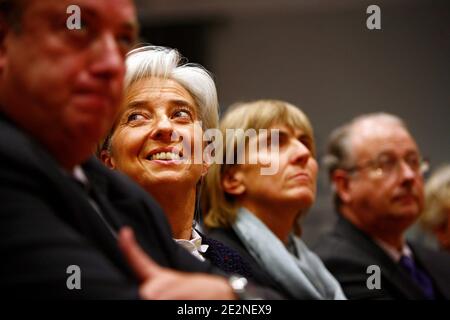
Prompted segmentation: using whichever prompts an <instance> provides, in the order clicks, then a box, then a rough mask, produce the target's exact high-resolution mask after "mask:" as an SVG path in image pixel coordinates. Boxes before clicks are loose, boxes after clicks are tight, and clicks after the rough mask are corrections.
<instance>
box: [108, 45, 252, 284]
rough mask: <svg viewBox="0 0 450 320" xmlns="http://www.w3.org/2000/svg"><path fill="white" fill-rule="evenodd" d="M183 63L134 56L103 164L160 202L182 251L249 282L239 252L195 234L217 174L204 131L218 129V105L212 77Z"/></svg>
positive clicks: (151, 49) (151, 52) (151, 50)
mask: <svg viewBox="0 0 450 320" xmlns="http://www.w3.org/2000/svg"><path fill="white" fill-rule="evenodd" d="M182 60H183V59H182V57H181V55H180V54H179V53H178V52H177V51H176V50H173V49H169V48H163V47H155V46H147V47H143V48H139V49H136V50H134V51H131V52H130V53H129V54H128V55H127V60H126V63H127V73H126V78H125V99H124V104H123V106H122V108H121V110H120V112H119V115H118V117H117V120H116V122H115V124H114V125H113V128H112V130H111V131H110V134H109V135H108V138H107V139H106V140H105V142H104V143H103V144H102V150H101V152H100V157H101V159H102V161H103V162H104V163H105V165H106V166H108V167H109V168H111V169H115V170H120V171H122V172H124V173H125V174H127V175H128V176H130V177H131V178H133V179H134V180H135V181H136V182H138V183H139V184H140V185H141V186H142V187H143V188H144V189H145V190H146V191H147V192H148V193H149V194H151V195H152V196H153V197H155V198H156V200H157V201H158V202H159V203H160V205H161V206H162V208H163V209H164V211H165V213H166V215H167V218H168V219H169V222H170V225H171V227H172V236H173V238H174V239H175V241H176V242H178V243H179V244H180V245H181V246H182V247H184V248H186V249H187V250H189V251H190V252H191V253H192V254H193V255H194V256H196V257H197V258H199V259H200V260H202V261H203V260H205V259H208V260H210V262H212V263H213V264H214V265H216V266H217V267H219V268H221V269H223V270H224V271H226V272H230V273H237V274H242V275H244V276H248V275H249V272H248V270H249V267H248V266H247V265H246V264H245V263H244V261H243V260H242V258H241V257H240V256H239V255H238V253H237V252H236V251H234V250H232V249H230V248H228V247H226V246H225V245H223V244H222V243H220V242H218V241H215V240H212V239H207V238H206V237H204V236H203V235H202V234H201V233H200V232H199V231H198V230H195V229H194V227H193V221H194V216H195V212H196V204H197V202H198V201H197V200H198V197H199V192H198V190H199V187H200V186H201V183H202V178H203V176H204V175H205V174H206V172H207V170H208V167H209V165H208V163H207V161H206V159H203V158H202V156H203V148H204V147H205V146H206V144H205V143H204V142H203V140H202V139H203V132H204V130H206V129H210V128H214V127H217V123H218V102H217V93H216V88H215V85H214V81H213V80H212V78H211V76H210V74H209V73H208V72H207V71H206V70H205V69H204V68H203V67H201V66H199V65H194V64H186V63H182ZM198 146H200V148H198ZM194 159H201V161H195V160H194Z"/></svg>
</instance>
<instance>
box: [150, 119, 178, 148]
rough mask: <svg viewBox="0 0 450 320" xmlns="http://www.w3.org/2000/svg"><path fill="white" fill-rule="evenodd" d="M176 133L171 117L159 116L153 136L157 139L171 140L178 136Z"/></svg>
mask: <svg viewBox="0 0 450 320" xmlns="http://www.w3.org/2000/svg"><path fill="white" fill-rule="evenodd" d="M174 135H175V131H174V128H173V124H172V122H171V121H170V119H169V118H168V117H167V116H162V117H158V118H157V119H156V121H155V124H154V128H153V132H152V134H151V137H152V138H153V139H155V140H163V141H167V142H170V141H172V140H173V139H176V138H177V137H176V136H174Z"/></svg>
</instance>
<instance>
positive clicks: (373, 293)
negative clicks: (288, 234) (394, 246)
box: [314, 217, 450, 299]
mask: <svg viewBox="0 0 450 320" xmlns="http://www.w3.org/2000/svg"><path fill="white" fill-rule="evenodd" d="M408 245H409V247H410V248H411V250H412V252H413V255H414V261H415V263H416V264H417V265H419V266H420V267H421V268H422V270H424V271H425V272H427V274H428V275H429V276H430V277H431V279H432V281H433V285H434V289H435V293H436V294H437V298H440V299H442V298H444V299H450V255H447V254H443V253H439V252H434V251H430V250H429V249H426V248H424V247H422V246H419V245H416V244H411V243H408ZM314 251H315V252H316V253H317V254H318V255H319V257H320V258H321V259H322V260H323V262H324V263H325V265H326V267H327V269H328V270H330V272H331V273H332V274H333V275H334V276H335V277H336V278H337V280H338V281H339V282H340V284H341V286H342V288H343V290H344V292H345V294H346V296H347V297H348V298H349V299H425V296H424V295H423V293H422V291H421V290H420V288H419V287H418V286H417V285H416V284H415V283H414V282H413V281H412V279H411V278H410V276H409V274H408V273H407V272H406V271H404V269H403V268H402V267H401V266H400V265H398V264H397V263H395V262H394V261H393V260H392V259H391V257H389V256H388V255H387V254H386V253H385V252H384V251H383V249H381V247H379V246H378V245H377V244H376V243H375V242H374V241H373V240H372V239H370V238H369V237H368V236H367V235H366V234H365V233H363V232H362V231H360V230H359V229H357V228H356V227H355V226H354V225H352V224H351V223H350V222H348V221H347V220H346V219H344V218H343V217H339V220H338V222H337V224H336V226H335V228H334V230H333V231H332V232H331V233H330V234H328V235H326V236H324V237H322V238H321V239H320V240H319V241H318V243H317V245H316V246H315V247H314ZM370 265H377V266H379V267H380V269H381V289H379V290H378V289H373V290H369V289H368V288H367V279H368V277H369V276H370V275H372V274H373V272H371V273H367V267H368V266H370Z"/></svg>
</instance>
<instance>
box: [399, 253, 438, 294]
mask: <svg viewBox="0 0 450 320" xmlns="http://www.w3.org/2000/svg"><path fill="white" fill-rule="evenodd" d="M399 263H400V265H401V266H402V267H403V268H405V270H406V271H407V272H408V273H409V275H410V276H411V278H412V279H413V281H414V282H415V283H416V284H417V285H418V286H419V287H420V288H421V289H422V292H423V293H424V295H425V296H426V298H427V299H428V300H434V299H435V295H434V289H433V283H432V281H431V279H430V277H429V276H428V275H427V274H426V273H425V272H424V271H422V270H420V269H419V267H418V266H417V265H416V264H415V263H414V260H413V259H412V258H410V257H408V256H402V257H401V258H400V262H399Z"/></svg>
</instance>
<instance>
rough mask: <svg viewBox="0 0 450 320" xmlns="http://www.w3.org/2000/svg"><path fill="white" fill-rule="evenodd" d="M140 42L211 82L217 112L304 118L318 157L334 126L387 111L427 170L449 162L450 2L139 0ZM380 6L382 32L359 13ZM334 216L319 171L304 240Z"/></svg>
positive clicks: (311, 238)
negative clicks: (247, 104)
mask: <svg viewBox="0 0 450 320" xmlns="http://www.w3.org/2000/svg"><path fill="white" fill-rule="evenodd" d="M136 3H137V5H138V10H139V16H140V22H141V27H142V33H141V34H142V42H145V43H151V44H155V45H164V46H170V47H174V48H177V49H179V50H180V51H181V53H182V54H183V55H184V56H186V57H187V58H188V59H189V61H190V62H196V63H200V64H202V65H203V66H205V67H206V68H207V69H208V70H209V71H211V72H212V73H213V75H214V78H215V81H216V84H217V89H218V93H219V101H220V105H221V111H222V112H223V111H224V110H226V108H227V106H229V105H230V104H232V103H234V102H237V101H248V100H254V99H261V98H276V99H283V100H286V101H289V102H291V103H293V104H295V105H297V106H299V107H301V108H302V109H303V110H304V111H305V112H306V114H307V115H308V116H309V117H310V119H311V121H312V123H313V126H314V129H315V136H316V142H317V147H318V150H319V157H321V156H322V155H323V153H324V149H325V144H326V140H327V137H328V134H329V133H330V132H331V130H332V129H333V128H335V127H336V126H338V125H341V124H342V123H344V122H345V121H348V120H349V119H351V118H353V117H354V116H356V115H359V114H362V113H367V112H374V111H386V112H390V113H394V114H396V115H398V116H400V117H402V118H403V119H405V121H406V122H407V124H408V125H409V127H410V129H411V131H412V133H413V135H414V136H415V138H416V139H417V141H418V143H419V146H420V148H421V149H422V152H423V154H424V155H425V156H427V157H429V159H430V160H431V164H432V168H433V167H436V166H437V165H439V164H442V163H444V162H450V130H449V126H450V104H449V102H450V1H449V0H445V1H444V0H443V1H437V0H420V1H418V0H417V1H416V0H380V1H364V0H277V1H275V0H137V1H136ZM371 4H376V5H378V6H379V7H380V8H381V27H382V29H381V30H373V31H372V30H368V29H367V28H366V19H367V18H368V16H369V15H368V14H367V13H366V9H367V7H368V6H369V5H371ZM334 219H335V213H334V210H333V207H332V204H331V194H330V190H329V186H328V181H327V177H326V175H325V174H324V172H323V171H322V172H321V173H320V176H319V182H318V195H317V201H316V203H315V205H314V207H313V208H312V209H311V210H310V212H309V214H308V216H307V217H306V219H305V221H304V224H303V226H304V237H303V238H304V240H305V241H306V242H307V243H308V244H312V243H314V242H315V241H316V240H317V238H318V236H319V235H320V234H322V233H323V232H325V231H326V230H327V229H329V228H330V227H331V226H332V225H333V222H334Z"/></svg>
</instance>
